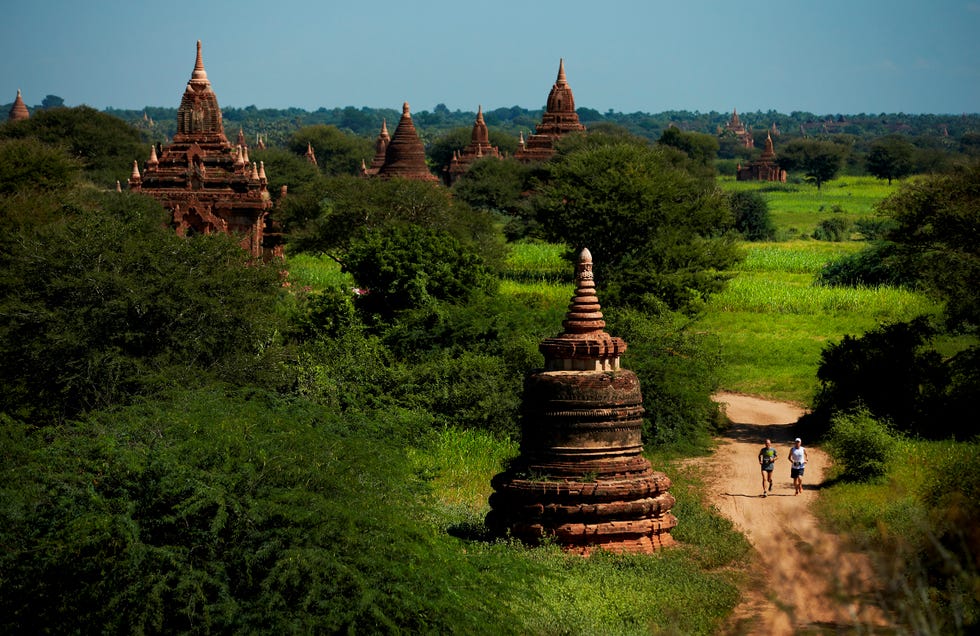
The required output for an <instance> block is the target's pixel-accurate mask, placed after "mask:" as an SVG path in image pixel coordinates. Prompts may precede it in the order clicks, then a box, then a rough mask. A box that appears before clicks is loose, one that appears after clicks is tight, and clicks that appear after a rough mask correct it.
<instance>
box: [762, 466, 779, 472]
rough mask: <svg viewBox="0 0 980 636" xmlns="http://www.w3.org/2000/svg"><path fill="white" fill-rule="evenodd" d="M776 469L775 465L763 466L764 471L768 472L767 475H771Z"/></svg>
mask: <svg viewBox="0 0 980 636" xmlns="http://www.w3.org/2000/svg"><path fill="white" fill-rule="evenodd" d="M775 467H776V465H775V464H763V465H762V470H764V471H766V472H767V473H771V472H772V469H773V468H775Z"/></svg>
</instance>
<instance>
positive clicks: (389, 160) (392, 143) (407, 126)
mask: <svg viewBox="0 0 980 636" xmlns="http://www.w3.org/2000/svg"><path fill="white" fill-rule="evenodd" d="M386 132H387V130H382V133H386ZM379 138H380V135H379ZM373 163H374V162H372V165H373ZM365 174H366V176H372V175H370V173H365ZM373 176H377V177H380V178H382V179H413V180H416V181H434V182H436V183H438V182H439V178H438V177H437V176H435V175H434V174H432V173H431V172H429V166H428V164H426V162H425V147H424V146H423V145H422V140H421V139H419V134H418V132H417V131H416V130H415V124H414V123H412V114H411V112H410V110H409V108H408V102H405V103H404V104H403V105H402V118H401V119H400V120H399V121H398V127H397V128H395V134H394V135H392V137H391V139H390V140H389V141H388V142H387V143H386V145H385V148H384V162H383V163H382V164H381V166H380V167H379V168H378V171H377V173H375V175H373Z"/></svg>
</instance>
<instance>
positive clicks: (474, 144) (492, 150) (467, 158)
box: [444, 106, 500, 186]
mask: <svg viewBox="0 0 980 636" xmlns="http://www.w3.org/2000/svg"><path fill="white" fill-rule="evenodd" d="M483 157H496V158H498V159H499V158H500V150H499V149H498V148H497V147H496V146H494V145H491V144H490V129H489V128H487V123H486V121H484V119H483V106H477V109H476V121H474V122H473V132H472V133H470V143H469V145H468V146H466V147H465V148H463V149H462V150H461V151H459V152H454V153H453V159H452V161H451V162H450V163H449V165H448V166H446V167H445V168H444V172H445V173H446V185H450V186H451V185H452V184H453V183H455V182H456V179H459V176H460V175H461V174H463V173H464V172H466V171H467V170H469V169H470V165H471V164H472V163H473V162H474V161H476V160H477V159H482V158H483Z"/></svg>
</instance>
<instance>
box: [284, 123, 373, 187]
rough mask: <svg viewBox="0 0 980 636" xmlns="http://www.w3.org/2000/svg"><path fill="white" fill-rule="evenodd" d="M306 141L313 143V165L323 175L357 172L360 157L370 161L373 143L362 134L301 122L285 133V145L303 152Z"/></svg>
mask: <svg viewBox="0 0 980 636" xmlns="http://www.w3.org/2000/svg"><path fill="white" fill-rule="evenodd" d="M307 144H310V145H312V146H313V152H314V154H315V155H316V162H317V165H318V166H319V167H320V171H321V172H322V173H323V174H325V175H327V176H337V175H355V174H360V170H361V161H367V162H368V163H370V162H371V159H372V158H373V157H374V144H373V142H372V141H371V140H369V139H367V138H365V137H358V136H356V135H350V134H347V133H344V132H342V131H341V130H340V129H339V128H337V127H336V126H327V125H324V124H317V125H314V126H305V127H303V128H300V129H299V130H297V131H296V132H294V133H293V134H292V135H290V137H289V149H290V150H292V151H293V152H294V153H295V154H297V155H300V156H302V155H305V154H306V149H307Z"/></svg>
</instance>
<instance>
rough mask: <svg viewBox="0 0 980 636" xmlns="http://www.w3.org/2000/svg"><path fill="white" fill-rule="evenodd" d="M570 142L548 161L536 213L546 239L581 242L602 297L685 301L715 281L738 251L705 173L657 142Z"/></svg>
mask: <svg viewBox="0 0 980 636" xmlns="http://www.w3.org/2000/svg"><path fill="white" fill-rule="evenodd" d="M572 143H573V144H575V145H573V146H571V149H570V150H569V148H568V147H567V146H562V149H563V151H564V152H563V154H561V155H560V156H559V157H558V158H557V159H555V160H552V162H550V163H549V164H548V166H547V167H548V175H547V177H546V181H545V182H544V184H543V185H542V186H541V188H540V189H539V191H538V193H537V196H536V197H535V199H534V202H533V204H534V207H535V213H536V218H537V220H538V222H539V223H540V224H541V226H542V227H543V229H544V232H545V234H546V236H547V237H548V238H549V239H551V240H554V241H559V242H563V243H566V244H568V245H571V246H573V247H574V248H576V249H579V248H581V247H588V248H589V250H590V251H591V252H592V255H593V257H594V259H595V263H596V265H595V271H596V280H597V281H598V282H599V285H600V289H602V291H603V297H604V298H606V299H607V302H608V303H610V304H612V305H620V306H621V305H630V306H638V307H642V306H646V307H657V306H663V305H666V306H668V307H670V308H672V309H688V310H689V309H693V308H695V307H697V306H699V304H700V303H701V302H702V301H703V299H704V298H705V297H707V296H708V295H710V294H711V293H713V292H717V291H719V290H720V289H721V288H722V287H723V286H724V281H725V280H726V278H727V276H726V275H725V274H724V273H723V272H724V270H726V269H728V268H729V267H730V266H731V265H732V264H733V263H734V262H735V261H736V260H737V257H738V254H737V250H736V248H735V240H734V236H735V235H734V233H729V232H727V229H728V228H730V227H731V224H732V218H731V211H730V210H729V208H728V204H727V199H726V197H725V196H724V195H723V194H722V193H721V192H720V191H719V190H718V189H717V188H715V186H714V183H713V182H712V181H711V180H705V179H703V178H700V177H697V176H695V175H692V174H691V173H690V172H688V171H687V170H685V169H684V168H683V167H678V166H676V165H674V163H673V162H672V156H671V154H670V153H669V152H667V151H666V150H665V149H664V148H662V147H648V146H645V145H642V144H640V143H636V142H633V141H619V140H615V139H614V140H612V141H611V143H601V142H585V143H582V142H577V141H575V140H572ZM668 150H669V149H668Z"/></svg>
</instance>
